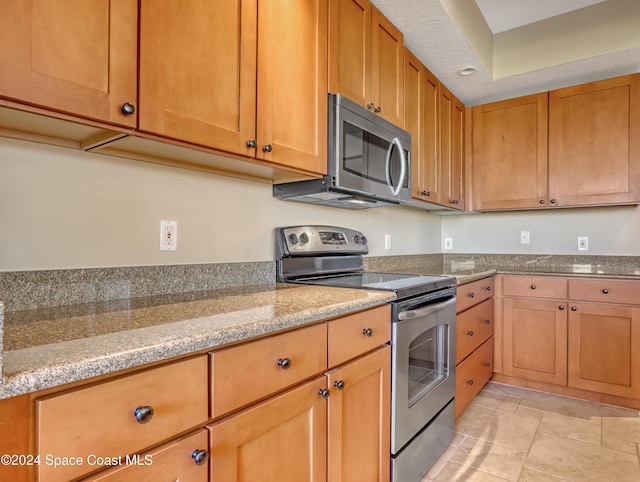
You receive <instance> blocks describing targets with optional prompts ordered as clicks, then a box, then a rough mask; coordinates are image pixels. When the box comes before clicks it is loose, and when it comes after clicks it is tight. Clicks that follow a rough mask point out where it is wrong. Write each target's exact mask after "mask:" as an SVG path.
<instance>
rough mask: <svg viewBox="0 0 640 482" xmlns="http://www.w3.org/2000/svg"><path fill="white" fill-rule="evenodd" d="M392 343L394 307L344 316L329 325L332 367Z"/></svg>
mask: <svg viewBox="0 0 640 482" xmlns="http://www.w3.org/2000/svg"><path fill="white" fill-rule="evenodd" d="M389 340H391V306H390V305H385V306H380V307H378V308H374V309H372V310H367V311H362V312H360V313H355V314H353V315H349V316H344V317H342V318H338V319H336V320H331V321H330V322H329V367H335V366H337V365H340V364H341V363H344V362H346V361H347V360H351V359H353V358H356V357H357V356H359V355H361V354H363V353H366V352H368V351H371V350H373V349H374V348H377V347H379V346H381V345H384V344H385V343H387V342H388V341H389Z"/></svg>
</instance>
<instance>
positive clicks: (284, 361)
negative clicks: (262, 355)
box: [278, 358, 291, 370]
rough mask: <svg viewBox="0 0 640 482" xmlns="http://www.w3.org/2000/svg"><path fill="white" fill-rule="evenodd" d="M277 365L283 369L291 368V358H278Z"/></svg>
mask: <svg viewBox="0 0 640 482" xmlns="http://www.w3.org/2000/svg"><path fill="white" fill-rule="evenodd" d="M278 366H279V367H280V368H282V369H283V370H288V369H289V368H291V360H290V359H289V358H279V359H278Z"/></svg>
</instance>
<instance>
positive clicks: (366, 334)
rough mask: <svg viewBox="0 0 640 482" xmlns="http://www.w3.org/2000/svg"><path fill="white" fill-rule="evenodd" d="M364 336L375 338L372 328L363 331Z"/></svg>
mask: <svg viewBox="0 0 640 482" xmlns="http://www.w3.org/2000/svg"><path fill="white" fill-rule="evenodd" d="M362 334H363V335H365V336H369V337H371V336H373V330H372V329H371V328H365V329H364V330H362Z"/></svg>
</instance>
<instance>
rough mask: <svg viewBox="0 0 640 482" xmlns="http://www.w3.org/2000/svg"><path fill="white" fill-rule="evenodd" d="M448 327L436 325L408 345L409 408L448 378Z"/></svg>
mask: <svg viewBox="0 0 640 482" xmlns="http://www.w3.org/2000/svg"><path fill="white" fill-rule="evenodd" d="M448 346H449V327H448V326H447V325H436V326H434V327H433V328H430V329H429V330H427V331H424V332H422V333H421V334H420V335H418V336H417V337H416V338H414V339H413V341H411V343H410V344H409V407H411V406H412V405H414V404H415V403H416V402H417V401H418V400H420V399H421V398H422V397H424V396H425V395H426V394H427V393H429V392H430V391H431V390H433V389H434V388H435V387H437V386H438V385H439V384H440V383H441V382H442V381H444V380H445V379H446V378H447V377H448V376H449V366H448V359H449V354H448V353H447V351H448Z"/></svg>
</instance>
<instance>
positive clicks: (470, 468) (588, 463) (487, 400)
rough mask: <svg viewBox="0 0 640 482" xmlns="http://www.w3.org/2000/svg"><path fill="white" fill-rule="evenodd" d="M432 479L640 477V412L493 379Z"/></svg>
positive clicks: (619, 480) (494, 481)
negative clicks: (538, 390)
mask: <svg viewBox="0 0 640 482" xmlns="http://www.w3.org/2000/svg"><path fill="white" fill-rule="evenodd" d="M456 432H457V433H456V436H455V438H454V440H453V441H452V443H451V445H450V446H449V448H448V449H447V450H446V451H445V452H444V453H443V454H442V456H441V457H440V458H439V459H438V461H437V462H436V463H435V465H434V466H433V467H432V468H431V470H430V471H429V472H428V473H427V474H426V476H425V477H424V478H423V479H422V482H427V481H429V482H430V481H458V480H460V481H473V482H476V481H477V482H504V481H507V480H508V481H518V482H555V481H576V482H583V481H597V482H624V481H634V482H639V481H640V462H639V459H638V456H639V451H640V412H637V411H635V410H628V409H624V408H619V407H613V406H611V405H603V404H600V403H595V402H588V401H584V400H577V399H574V398H568V397H562V396H559V395H552V394H549V393H543V392H536V391H533V390H526V389H522V388H518V387H512V386H509V385H502V384H499V383H494V382H489V383H488V384H487V385H486V386H485V387H484V388H483V389H482V391H481V392H480V393H479V394H478V396H477V397H476V398H475V399H474V400H473V402H472V403H471V404H470V405H469V406H468V407H467V409H466V410H465V411H464V413H463V414H462V415H461V416H460V417H459V418H458V420H457V421H456Z"/></svg>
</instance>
